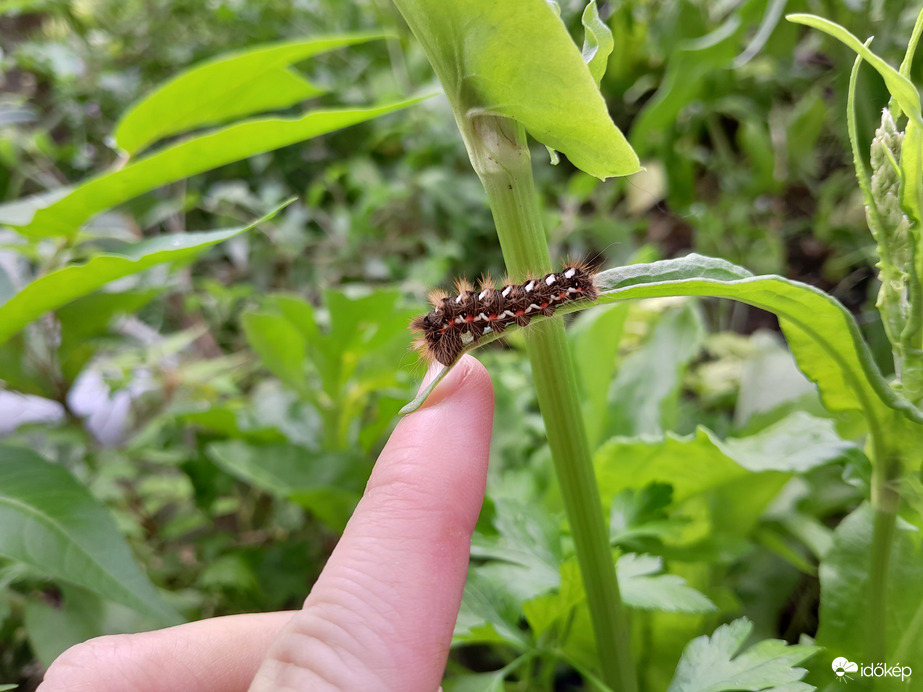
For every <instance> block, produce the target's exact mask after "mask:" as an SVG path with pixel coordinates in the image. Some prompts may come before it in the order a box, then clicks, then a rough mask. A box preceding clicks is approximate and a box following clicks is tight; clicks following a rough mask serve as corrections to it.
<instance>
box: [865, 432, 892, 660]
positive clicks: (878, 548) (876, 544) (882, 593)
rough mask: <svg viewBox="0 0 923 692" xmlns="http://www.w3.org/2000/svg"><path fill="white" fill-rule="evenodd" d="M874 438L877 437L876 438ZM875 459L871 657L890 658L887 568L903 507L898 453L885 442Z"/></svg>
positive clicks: (870, 580) (871, 572) (870, 605)
mask: <svg viewBox="0 0 923 692" xmlns="http://www.w3.org/2000/svg"><path fill="white" fill-rule="evenodd" d="M873 442H874V441H873ZM873 447H874V448H875V452H874V453H873V459H872V464H873V466H872V491H871V497H872V510H873V511H874V513H875V518H874V523H873V528H872V551H871V566H870V568H869V586H868V589H869V631H868V644H867V647H868V656H869V660H872V661H884V660H887V649H888V642H887V636H886V624H887V620H888V618H887V613H888V569H889V567H890V563H891V548H892V545H893V542H894V531H895V528H896V525H897V512H898V510H899V509H900V495H899V494H898V492H897V490H896V489H895V488H894V484H893V478H894V476H896V475H897V473H898V468H899V463H898V462H897V458H896V456H895V455H894V454H893V453H892V452H891V451H890V450H888V449H887V448H886V447H885V448H884V449H882V445H874V444H873Z"/></svg>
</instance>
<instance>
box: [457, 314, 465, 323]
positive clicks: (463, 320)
mask: <svg viewBox="0 0 923 692" xmlns="http://www.w3.org/2000/svg"><path fill="white" fill-rule="evenodd" d="M464 323H465V318H464V317H462V316H461V315H459V316H458V317H456V318H455V324H464Z"/></svg>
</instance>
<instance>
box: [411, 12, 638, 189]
mask: <svg viewBox="0 0 923 692" xmlns="http://www.w3.org/2000/svg"><path fill="white" fill-rule="evenodd" d="M395 4H396V5H397V7H398V9H399V10H400V12H401V14H402V15H403V16H404V19H405V20H407V23H408V24H409V25H410V28H411V30H412V31H413V33H414V35H415V36H416V37H417V39H418V40H419V41H420V43H422V44H423V48H424V49H425V50H426V53H427V56H428V57H429V60H430V63H431V64H432V66H433V69H434V70H435V72H436V75H437V76H438V77H439V80H440V81H441V82H442V85H443V88H444V89H445V92H446V95H447V96H448V98H449V101H450V102H451V103H452V107H453V110H454V111H455V113H456V118H457V119H458V120H459V122H460V124H461V125H462V131H463V132H464V131H465V130H466V128H472V129H476V128H477V123H476V119H477V118H478V117H482V116H485V115H498V116H503V117H506V118H512V119H513V120H515V121H517V122H518V123H520V124H521V125H522V126H523V127H525V129H526V130H527V131H528V132H529V134H531V135H532V136H533V137H535V139H537V140H538V141H539V142H541V143H542V144H545V145H546V146H548V147H550V148H552V149H555V150H557V151H560V152H563V153H564V154H565V155H566V156H567V158H568V159H570V161H571V162H572V163H573V164H574V165H575V166H577V167H578V168H580V169H581V170H583V171H585V172H587V173H589V174H590V175H594V176H596V177H598V178H607V177H610V176H615V175H628V174H630V173H634V172H636V171H637V170H639V168H640V164H639V162H638V158H637V156H636V155H635V153H634V152H633V151H632V149H631V147H629V146H628V143H627V142H626V140H625V138H624V136H623V135H622V133H621V132H619V130H618V128H616V127H615V125H614V124H613V122H612V119H611V118H610V117H609V114H608V111H607V109H606V104H605V101H604V100H603V98H602V96H601V95H600V93H599V89H598V88H597V86H596V83H595V82H594V78H593V75H592V74H591V72H590V68H589V67H588V66H587V65H586V63H584V61H583V56H582V55H581V53H580V50H579V49H578V48H577V46H576V45H575V44H574V42H573V40H571V37H570V35H569V34H568V33H567V29H566V28H565V26H564V24H563V23H562V22H561V20H560V19H559V18H558V17H557V16H556V14H555V12H554V10H553V9H552V8H551V7H550V6H549V5H548V3H547V2H545V0H520V1H519V2H515V3H506V2H494V1H493V0H456V1H455V2H442V0H397V2H395Z"/></svg>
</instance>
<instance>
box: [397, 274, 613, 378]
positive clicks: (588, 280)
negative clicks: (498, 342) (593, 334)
mask: <svg viewBox="0 0 923 692" xmlns="http://www.w3.org/2000/svg"><path fill="white" fill-rule="evenodd" d="M478 285H479V289H478V290H477V291H475V289H474V287H473V286H472V284H471V282H469V281H468V280H467V279H464V278H460V279H458V280H456V282H455V288H456V291H457V293H456V295H455V296H449V295H447V294H446V293H445V292H443V291H433V292H431V293H430V295H429V298H430V302H431V303H432V305H433V307H434V309H433V310H432V311H431V312H429V313H427V314H425V315H421V316H419V317H417V318H415V319H414V320H413V321H412V322H411V328H412V329H413V330H414V331H416V332H417V333H419V334H421V335H422V339H420V340H418V341H417V342H416V344H415V348H417V349H418V350H420V351H421V353H424V355H425V357H426V358H427V359H429V360H436V361H438V362H440V363H442V364H443V365H450V364H452V363H453V362H455V361H456V360H457V359H458V358H459V356H460V355H461V354H462V353H463V352H464V351H465V349H466V348H467V346H468V344H467V343H466V342H465V338H468V337H466V335H470V339H469V342H468V343H473V342H476V341H478V340H479V339H480V338H481V337H482V336H483V335H484V334H485V333H488V332H490V333H493V334H502V333H503V332H504V331H505V330H506V329H507V327H510V326H512V325H517V326H520V327H525V326H527V325H528V324H529V321H530V320H531V319H532V318H533V317H539V316H541V317H550V316H552V315H554V313H555V310H556V309H557V308H558V306H560V305H562V304H564V303H567V302H572V301H575V300H595V299H596V298H597V297H598V296H599V291H598V289H597V288H596V286H595V284H594V283H593V273H592V271H591V270H590V269H589V265H588V264H587V263H586V262H584V261H575V260H573V259H568V261H567V262H565V264H564V267H563V269H562V270H561V271H559V272H552V273H549V274H545V275H543V276H530V277H528V278H527V279H526V280H525V281H524V282H522V283H513V282H512V281H511V280H510V279H509V277H504V281H503V283H502V285H501V288H497V287H496V285H495V284H494V282H493V280H492V279H491V277H490V275H489V274H486V273H485V274H484V275H483V276H482V277H481V279H480V281H479V282H478Z"/></svg>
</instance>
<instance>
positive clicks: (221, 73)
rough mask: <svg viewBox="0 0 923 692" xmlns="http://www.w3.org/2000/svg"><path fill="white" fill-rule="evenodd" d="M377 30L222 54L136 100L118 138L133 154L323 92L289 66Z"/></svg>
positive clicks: (360, 40) (368, 37) (117, 132)
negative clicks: (181, 135) (172, 137)
mask: <svg viewBox="0 0 923 692" xmlns="http://www.w3.org/2000/svg"><path fill="white" fill-rule="evenodd" d="M378 38H382V35H380V34H357V35H347V36H325V37H320V38H310V39H300V40H296V41H285V42H280V43H277V44H273V45H269V46H260V47H258V48H251V49H249V50H245V51H239V52H235V53H230V54H225V55H221V56H219V57H217V58H215V59H214V60H209V61H208V62H206V63H204V64H201V65H198V66H196V67H193V68H191V69H189V70H186V71H185V72H183V73H181V74H179V75H177V76H176V77H174V78H173V79H171V80H170V81H168V82H166V83H165V84H164V85H163V86H160V87H158V88H157V89H155V90H154V91H152V92H151V93H150V94H148V95H147V96H145V97H144V98H143V99H141V100H140V101H138V102H137V103H136V104H134V105H133V106H132V107H131V108H130V109H129V110H128V112H127V113H126V114H125V115H124V116H122V119H121V121H119V124H118V125H117V126H116V128H115V142H116V144H117V145H118V146H119V147H120V148H121V149H123V150H124V151H126V152H128V153H129V154H131V155H135V154H137V153H138V152H140V151H142V150H143V149H145V148H147V147H148V146H150V145H151V144H153V143H154V142H156V141H157V140H159V139H162V138H164V137H169V136H170V135H175V134H179V133H180V132H185V131H187V130H191V129H193V128H196V127H202V126H204V125H214V124H216V123H221V122H226V121H228V120H231V119H232V118H240V117H243V116H245V115H250V114H252V113H260V112H262V111H268V110H273V109H277V108H285V107H287V106H291V105H292V104H294V103H297V102H298V101H302V100H304V99H308V98H311V97H313V96H317V95H319V94H322V93H324V90H323V89H320V88H318V87H316V86H314V85H313V84H311V83H310V82H309V81H308V80H306V79H304V77H302V76H300V75H299V74H298V73H297V72H295V71H294V70H292V69H290V68H289V67H288V66H289V65H291V64H293V63H296V62H298V61H299V60H304V59H305V58H309V57H311V56H314V55H319V54H320V53H326V52H327V51H330V50H334V49H335V48H340V47H342V46H349V45H354V44H357V43H364V42H366V41H371V40H374V39H378Z"/></svg>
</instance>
